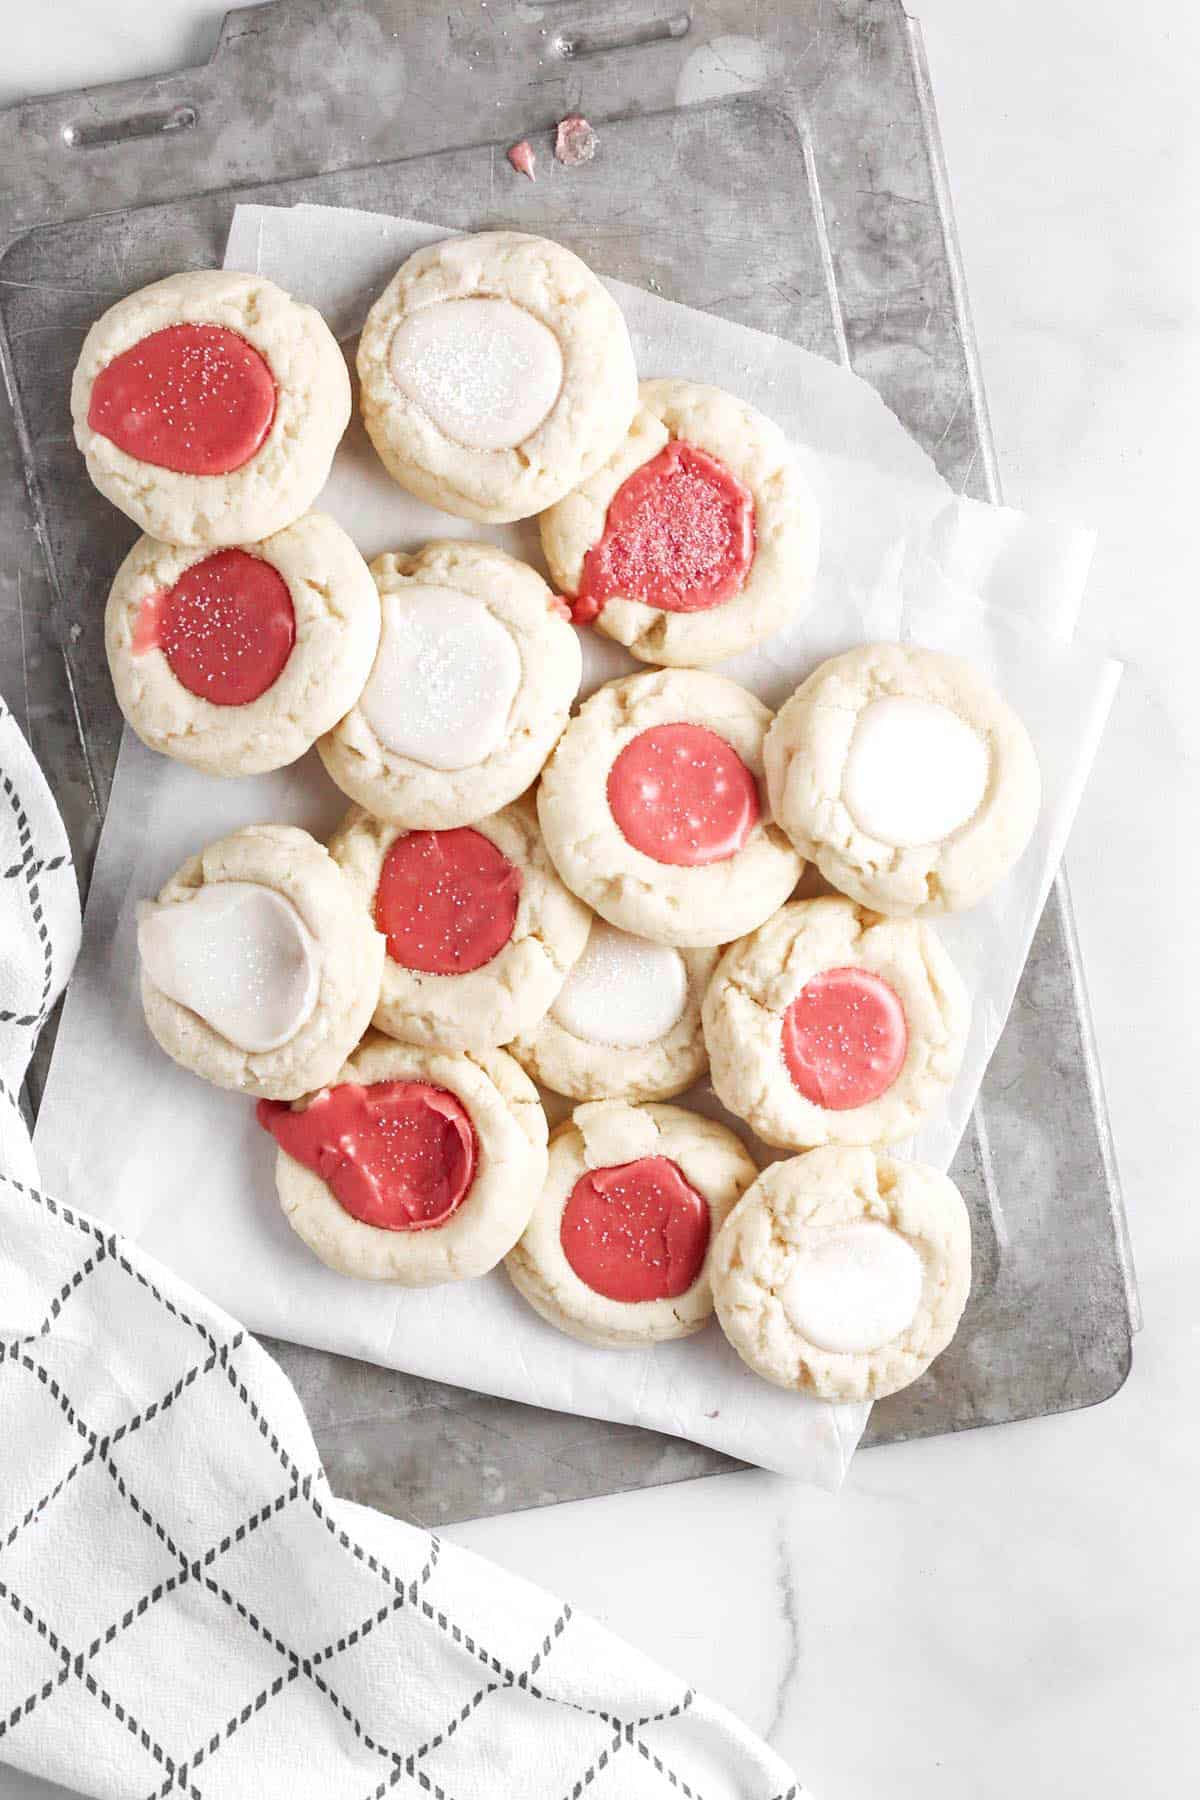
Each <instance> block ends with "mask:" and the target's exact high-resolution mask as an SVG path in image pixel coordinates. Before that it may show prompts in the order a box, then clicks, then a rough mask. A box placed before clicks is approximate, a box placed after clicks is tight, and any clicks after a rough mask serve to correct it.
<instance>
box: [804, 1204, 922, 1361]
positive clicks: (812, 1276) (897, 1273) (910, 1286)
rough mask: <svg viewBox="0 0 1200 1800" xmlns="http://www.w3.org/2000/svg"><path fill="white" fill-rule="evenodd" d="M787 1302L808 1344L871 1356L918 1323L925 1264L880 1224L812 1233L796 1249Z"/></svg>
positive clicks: (867, 1221) (868, 1222) (896, 1234)
mask: <svg viewBox="0 0 1200 1800" xmlns="http://www.w3.org/2000/svg"><path fill="white" fill-rule="evenodd" d="M781 1298H782V1301H783V1310H784V1312H785V1313H786V1314H787V1316H788V1318H789V1320H790V1321H791V1323H792V1325H793V1327H794V1328H795V1330H797V1331H798V1332H799V1333H800V1335H801V1337H803V1338H807V1340H808V1342H809V1343H810V1344H815V1345H816V1346H817V1348H818V1349H820V1350H831V1351H837V1352H842V1353H845V1354H859V1355H869V1354H870V1353H871V1351H873V1350H880V1349H882V1348H883V1346H884V1345H885V1344H889V1343H890V1342H891V1341H892V1339H893V1338H894V1337H898V1336H899V1335H900V1333H901V1332H902V1331H903V1330H904V1328H905V1326H906V1325H909V1324H911V1323H912V1320H913V1317H914V1315H915V1314H916V1310H917V1307H918V1306H919V1305H920V1303H921V1259H920V1257H919V1256H918V1255H917V1253H916V1251H915V1250H914V1249H913V1247H912V1245H911V1244H910V1243H908V1242H907V1240H906V1239H905V1238H902V1237H901V1236H900V1234H899V1232H897V1231H893V1230H892V1228H891V1226H890V1225H884V1224H883V1223H882V1222H880V1221H879V1220H874V1219H864V1220H863V1221H862V1223H861V1224H858V1225H845V1226H842V1227H840V1228H839V1229H838V1230H836V1231H822V1232H816V1231H814V1232H813V1233H811V1235H810V1238H809V1241H808V1242H807V1243H805V1244H804V1245H803V1247H801V1248H800V1249H798V1250H793V1251H792V1272H791V1274H790V1275H789V1276H788V1279H787V1284H786V1286H785V1287H784V1290H783V1294H782V1296H781Z"/></svg>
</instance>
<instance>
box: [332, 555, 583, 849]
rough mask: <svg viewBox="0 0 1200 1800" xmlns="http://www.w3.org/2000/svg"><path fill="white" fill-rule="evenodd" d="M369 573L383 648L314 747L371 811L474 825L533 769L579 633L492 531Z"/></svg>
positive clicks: (552, 726)
mask: <svg viewBox="0 0 1200 1800" xmlns="http://www.w3.org/2000/svg"><path fill="white" fill-rule="evenodd" d="M371 574H372V575H373V576H374V578H375V581H376V584H377V586H378V588H379V596H380V601H381V603H382V613H383V629H382V634H381V637H380V641H379V649H378V652H377V654H376V657H375V660H374V664H373V666H372V668H371V671H370V675H369V677H368V678H367V681H366V685H365V686H364V687H363V689H362V691H361V693H360V694H359V695H357V696H356V701H357V704H354V705H352V706H351V707H350V709H349V710H348V711H347V713H346V716H345V718H343V719H341V721H340V723H339V724H338V725H337V726H336V727H335V728H334V729H333V730H332V731H330V732H329V733H328V735H327V736H325V737H323V738H322V739H321V742H320V746H319V748H320V752H321V759H322V761H323V762H324V764H325V767H326V768H327V769H328V771H329V773H330V775H331V776H332V777H333V779H334V781H336V782H337V785H338V786H339V787H340V788H341V790H342V792H343V793H344V794H347V795H348V796H349V797H350V799H352V800H357V801H358V803H359V805H360V806H365V807H366V808H367V810H368V811H369V812H372V813H374V814H375V816H376V817H377V818H381V819H392V820H394V821H395V822H396V823H397V824H400V825H408V826H423V827H429V828H432V829H435V830H437V829H443V828H446V827H449V826H454V825H470V824H471V823H472V822H473V821H474V820H476V819H482V818H484V817H486V815H487V814H488V813H493V812H496V811H497V810H498V809H499V808H500V807H502V806H507V805H508V803H509V801H510V800H515V799H516V798H517V796H518V794H523V793H524V792H525V789H526V788H527V787H528V786H529V785H530V783H531V782H533V781H535V780H536V779H537V775H538V772H539V770H540V769H541V767H542V764H543V763H544V762H545V760H546V758H547V756H548V755H549V754H550V751H551V750H552V749H553V747H554V745H555V743H556V742H557V741H558V738H559V737H560V735H561V733H562V730H563V727H564V725H565V724H566V722H567V715H568V714H569V712H570V709H571V703H572V701H573V700H574V698H575V695H576V693H577V692H578V689H579V679H580V674H581V670H582V657H581V652H580V648H579V639H578V637H577V636H576V634H575V632H574V631H572V629H571V626H570V624H569V622H568V620H567V617H566V614H565V609H564V608H563V606H562V603H561V601H558V600H557V599H556V598H555V596H554V595H553V594H552V593H551V591H550V589H549V588H548V587H547V586H546V583H545V582H544V581H543V580H542V578H541V576H540V575H538V574H536V573H535V572H534V570H533V569H531V568H528V567H527V566H526V564H525V563H522V562H518V561H517V560H516V558H515V557H511V556H507V555H506V554H505V552H504V551H503V550H497V549H496V548H495V547H494V545H491V544H472V543H464V542H461V541H458V542H455V541H445V542H437V543H431V544H426V545H425V547H424V548H423V549H422V550H420V551H419V552H418V553H417V554H416V555H415V556H400V555H391V554H389V555H387V556H380V557H378V558H377V559H376V560H375V561H374V562H373V563H372V564H371Z"/></svg>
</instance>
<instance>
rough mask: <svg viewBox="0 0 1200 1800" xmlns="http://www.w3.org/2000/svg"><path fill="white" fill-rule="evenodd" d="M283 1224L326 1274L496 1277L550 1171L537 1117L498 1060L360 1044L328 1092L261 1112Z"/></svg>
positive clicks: (412, 1279) (510, 1068) (524, 1080)
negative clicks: (272, 1150)
mask: <svg viewBox="0 0 1200 1800" xmlns="http://www.w3.org/2000/svg"><path fill="white" fill-rule="evenodd" d="M258 1121H259V1124H260V1125H262V1126H263V1127H264V1129H265V1130H267V1131H269V1132H270V1133H271V1135H272V1137H274V1139H275V1140H276V1142H277V1144H278V1145H279V1151H278V1154H277V1156H276V1159H275V1185H276V1188H277V1190H278V1194H279V1204H280V1206H281V1207H282V1208H283V1214H284V1217H285V1218H286V1219H287V1222H288V1224H289V1225H290V1226H291V1228H292V1230H293V1231H294V1232H295V1233H296V1234H297V1236H298V1237H300V1238H302V1239H303V1240H304V1242H305V1243H306V1244H307V1245H308V1247H309V1249H310V1250H312V1251H313V1252H314V1254H315V1255H317V1256H319V1257H320V1259H321V1261H322V1262H323V1263H325V1264H327V1265H328V1267H329V1268H331V1269H336V1270H338V1272H339V1273H340V1274H343V1275H354V1276H358V1277H359V1278H360V1279H361V1280H365V1281H393V1282H396V1283H397V1284H398V1285H399V1286H401V1287H436V1286H438V1285H440V1284H441V1283H444V1282H448V1281H469V1280H470V1279H472V1277H474V1276H476V1275H486V1273H487V1271H488V1270H489V1269H493V1268H495V1266H496V1264H497V1263H498V1262H499V1261H500V1259H501V1257H502V1256H504V1255H505V1253H506V1252H507V1251H509V1250H510V1249H511V1248H512V1246H513V1244H514V1243H515V1242H516V1240H517V1239H518V1238H519V1237H520V1235H521V1232H522V1231H523V1230H524V1228H525V1226H526V1224H527V1222H528V1220H529V1215H530V1212H531V1210H532V1207H533V1204H534V1200H535V1198H536V1196H537V1193H538V1190H539V1188H540V1187H541V1184H542V1182H543V1180H544V1178H545V1173H546V1115H545V1113H544V1112H543V1111H542V1107H541V1102H540V1101H539V1100H538V1097H537V1091H536V1089H535V1088H534V1086H533V1083H532V1082H531V1081H530V1080H529V1077H528V1076H527V1075H526V1074H525V1073H524V1071H523V1070H522V1069H521V1068H520V1067H519V1066H518V1065H517V1064H516V1063H515V1062H513V1060H512V1058H511V1057H510V1056H506V1055H505V1054H504V1052H503V1050H491V1051H487V1052H484V1053H477V1054H476V1055H473V1056H453V1055H446V1054H443V1053H441V1052H438V1051H431V1050H421V1049H418V1048H417V1047H416V1046H415V1045H412V1044H397V1043H394V1042H393V1041H392V1040H391V1039H390V1038H384V1037H379V1036H377V1035H376V1034H375V1033H371V1034H369V1035H368V1036H367V1037H366V1039H365V1040H364V1041H363V1043H362V1044H361V1045H360V1047H359V1048H358V1049H357V1050H356V1051H355V1053H354V1055H353V1056H352V1057H350V1059H349V1061H348V1062H347V1063H346V1064H345V1066H344V1067H343V1068H342V1069H341V1070H339V1072H338V1073H337V1075H336V1076H335V1077H334V1079H333V1080H332V1081H331V1083H330V1084H329V1085H328V1086H326V1087H323V1088H322V1089H321V1090H320V1091H319V1092H317V1093H312V1094H308V1095H306V1096H305V1097H304V1098H303V1099H302V1100H299V1101H297V1102H296V1103H295V1104H294V1105H292V1106H285V1105H282V1104H275V1103H273V1102H270V1101H262V1102H260V1104H259V1108H258Z"/></svg>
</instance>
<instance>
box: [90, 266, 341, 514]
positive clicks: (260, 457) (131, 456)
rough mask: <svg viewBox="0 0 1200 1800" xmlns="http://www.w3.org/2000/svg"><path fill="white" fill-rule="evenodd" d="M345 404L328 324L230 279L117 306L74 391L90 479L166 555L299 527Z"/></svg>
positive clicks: (189, 281) (162, 285)
mask: <svg viewBox="0 0 1200 1800" xmlns="http://www.w3.org/2000/svg"><path fill="white" fill-rule="evenodd" d="M350 404H351V402H350V374H349V370H348V369H347V368H346V361H345V358H344V357H343V355H342V353H341V350H340V349H339V348H338V343H337V339H336V338H335V337H334V336H333V333H332V332H331V331H330V329H329V327H328V326H327V325H326V323H325V321H324V319H323V318H322V317H321V315H320V313H319V312H317V311H316V309H315V308H314V307H311V306H304V305H302V304H301V303H300V302H299V301H298V300H293V299H292V298H291V296H290V295H289V294H285V293H284V291H283V289H282V288H278V287H276V286H275V284H274V282H272V281H267V280H266V279H265V278H264V277H263V276H261V275H240V274H238V273H237V272H236V271H235V270H232V269H196V270H192V271H190V272H188V273H186V274H182V275H171V276H168V278H167V279H166V280H165V281H156V282H154V283H153V284H152V285H151V286H150V287H145V288H142V289H140V290H139V291H138V292H137V293H136V294H130V295H128V296H127V298H126V299H124V300H118V302H117V304H116V305H115V306H110V307H109V309H108V311H107V312H106V313H105V314H104V315H103V316H102V317H101V318H99V319H97V321H96V323H95V324H94V325H93V326H92V328H91V330H90V331H89V332H88V334H87V336H86V338H85V339H84V341H83V349H82V350H81V351H80V354H79V361H78V363H77V364H76V366H75V374H74V377H73V379H72V382H71V416H72V418H73V420H74V424H75V442H76V443H77V444H78V446H79V448H80V450H81V451H82V452H83V455H84V458H85V460H86V462H87V470H88V474H89V475H90V476H91V478H92V480H93V481H94V482H95V484H96V486H97V487H98V488H99V490H100V492H101V493H102V494H103V495H104V496H105V498H106V499H108V500H111V501H112V503H113V505H114V506H119V507H120V509H121V511H122V512H123V513H127V514H128V515H129V517H130V518H131V519H132V520H133V521H134V522H135V524H137V525H139V526H140V527H141V529H142V530H143V531H144V532H146V533H147V534H148V535H149V536H150V537H154V538H160V539H161V540H162V541H163V542H164V543H167V544H188V545H193V544H204V545H210V546H219V545H224V544H256V543H258V542H260V541H261V540H262V539H263V538H266V537H271V536H273V535H274V533H275V532H277V531H282V530H283V528H284V526H285V525H290V524H291V523H292V521H293V520H294V519H298V518H299V517H300V515H301V513H303V512H307V511H308V509H309V507H310V506H311V505H312V503H313V501H314V500H315V499H316V497H317V495H318V494H319V493H320V491H321V489H322V488H323V487H324V485H325V482H326V479H327V478H328V475H329V468H330V464H331V463H332V461H333V453H334V451H335V450H336V449H337V447H338V442H339V440H340V439H341V436H342V433H343V432H344V431H345V429H346V426H347V425H348V424H349V422H350Z"/></svg>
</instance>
